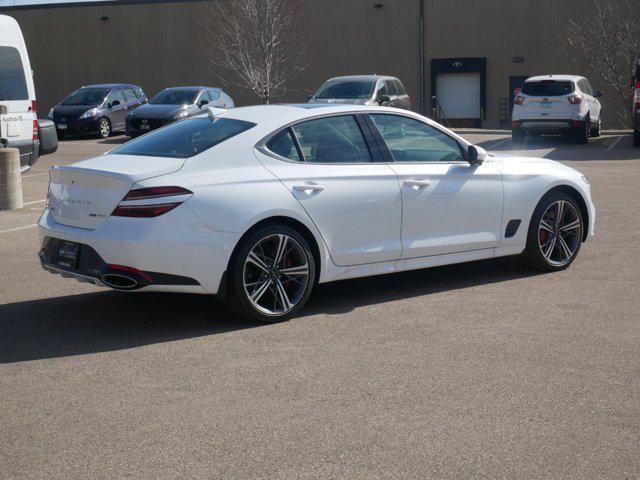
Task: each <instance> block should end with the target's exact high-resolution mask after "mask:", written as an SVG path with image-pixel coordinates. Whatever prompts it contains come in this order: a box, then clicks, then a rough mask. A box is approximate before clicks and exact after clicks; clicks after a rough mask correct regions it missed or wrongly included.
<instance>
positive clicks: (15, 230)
mask: <svg viewBox="0 0 640 480" xmlns="http://www.w3.org/2000/svg"><path fill="white" fill-rule="evenodd" d="M35 226H37V224H35V223H34V224H33V225H27V226H26V227H17V228H10V229H9V230H0V234H2V233H9V232H17V231H19V230H26V229H27V228H33V227H35Z"/></svg>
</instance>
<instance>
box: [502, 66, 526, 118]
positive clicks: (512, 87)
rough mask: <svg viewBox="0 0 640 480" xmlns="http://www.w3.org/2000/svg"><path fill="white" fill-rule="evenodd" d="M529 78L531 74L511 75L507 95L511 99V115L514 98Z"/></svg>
mask: <svg viewBox="0 0 640 480" xmlns="http://www.w3.org/2000/svg"><path fill="white" fill-rule="evenodd" d="M527 78H529V75H511V76H510V77H509V94H508V95H507V98H508V99H509V116H511V114H512V113H513V99H514V98H515V96H516V95H518V94H519V93H520V90H521V89H522V85H524V82H525V80H526V79H527Z"/></svg>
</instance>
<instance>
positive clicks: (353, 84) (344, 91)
mask: <svg viewBox="0 0 640 480" xmlns="http://www.w3.org/2000/svg"><path fill="white" fill-rule="evenodd" d="M375 85H376V82H375V81H362V80H330V81H328V82H327V83H325V84H324V85H323V86H322V87H320V90H318V93H316V94H315V98H319V99H331V98H338V99H359V100H364V99H369V98H371V97H372V96H373V89H374V87H375Z"/></svg>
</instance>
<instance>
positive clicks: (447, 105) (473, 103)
mask: <svg viewBox="0 0 640 480" xmlns="http://www.w3.org/2000/svg"><path fill="white" fill-rule="evenodd" d="M436 82H437V85H436V89H437V92H438V95H437V100H438V104H439V106H440V108H441V109H442V112H443V113H444V116H445V117H446V119H447V122H449V124H451V125H465V124H467V123H468V124H469V125H468V126H475V123H476V122H477V121H478V120H479V119H480V118H481V104H480V73H478V72H471V73H440V74H438V76H437V80H436Z"/></svg>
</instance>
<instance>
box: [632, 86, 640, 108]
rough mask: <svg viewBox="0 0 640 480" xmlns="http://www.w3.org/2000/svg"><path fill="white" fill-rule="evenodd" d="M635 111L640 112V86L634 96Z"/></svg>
mask: <svg viewBox="0 0 640 480" xmlns="http://www.w3.org/2000/svg"><path fill="white" fill-rule="evenodd" d="M638 83H639V84H640V82H638ZM633 110H634V111H638V110H640V86H637V87H636V91H635V93H634V94H633Z"/></svg>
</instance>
